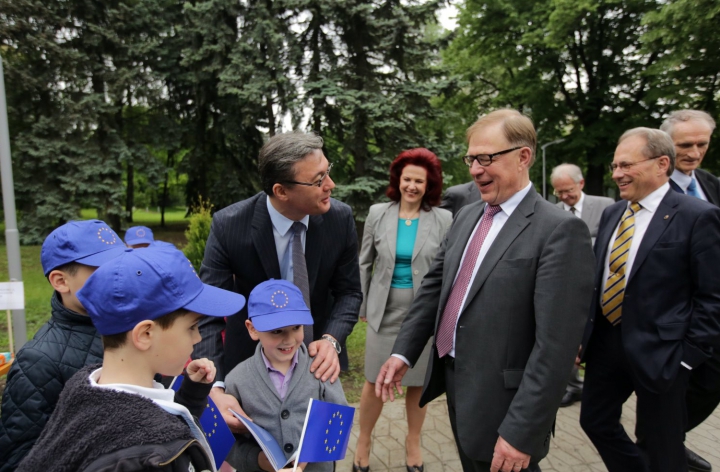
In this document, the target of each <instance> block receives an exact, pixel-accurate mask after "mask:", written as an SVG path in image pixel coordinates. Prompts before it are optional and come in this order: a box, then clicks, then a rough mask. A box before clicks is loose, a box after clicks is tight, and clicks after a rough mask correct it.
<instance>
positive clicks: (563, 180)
mask: <svg viewBox="0 0 720 472" xmlns="http://www.w3.org/2000/svg"><path fill="white" fill-rule="evenodd" d="M550 182H551V183H552V186H553V189H554V190H553V195H555V196H556V197H557V198H558V199H559V200H560V201H559V202H558V203H557V206H558V207H559V208H562V209H563V210H565V211H569V212H570V213H572V214H573V215H575V216H577V217H578V218H580V219H581V220H583V221H584V222H585V224H586V225H587V226H588V229H589V230H590V238H591V240H592V244H595V237H596V236H597V232H598V226H599V225H600V216H602V212H603V210H604V209H605V208H607V207H609V206H610V205H612V204H613V203H615V201H614V200H613V199H612V198H608V197H596V196H593V195H586V194H585V192H583V187H584V186H585V179H583V175H582V171H581V170H580V168H579V167H578V166H576V165H575V164H560V165H559V166H557V167H555V168H554V169H553V170H552V173H551V174H550ZM582 382H583V381H582V379H581V378H580V372H579V371H578V368H577V366H573V370H572V374H571V375H570V380H569V381H568V385H567V389H565V395H564V396H563V398H562V402H560V407H561V408H564V407H567V406H570V405H572V404H573V403H575V402H578V401H580V398H581V397H582V386H583V384H582Z"/></svg>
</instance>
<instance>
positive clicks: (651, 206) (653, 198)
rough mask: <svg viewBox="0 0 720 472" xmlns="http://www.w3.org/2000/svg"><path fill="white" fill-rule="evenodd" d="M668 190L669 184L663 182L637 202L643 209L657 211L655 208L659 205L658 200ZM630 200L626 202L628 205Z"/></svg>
mask: <svg viewBox="0 0 720 472" xmlns="http://www.w3.org/2000/svg"><path fill="white" fill-rule="evenodd" d="M668 190H670V184H669V183H667V182H665V183H664V184H662V185H661V186H660V187H658V188H657V189H656V190H655V191H653V192H652V193H651V194H650V195H648V196H647V197H645V198H643V199H642V200H640V201H639V202H638V203H639V204H640V206H641V207H643V209H645V210H647V211H649V212H650V213H655V212H656V211H657V208H658V207H659V206H660V202H661V201H662V199H663V198H664V197H665V194H666V193H668ZM630 203H631V202H628V206H629V205H630Z"/></svg>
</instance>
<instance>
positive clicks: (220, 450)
mask: <svg viewBox="0 0 720 472" xmlns="http://www.w3.org/2000/svg"><path fill="white" fill-rule="evenodd" d="M182 380H183V376H182V375H179V376H177V377H175V380H173V383H172V384H171V385H170V388H172V389H173V390H175V391H176V392H177V391H178V390H180V385H181V384H182ZM200 426H202V429H203V432H204V433H205V439H207V442H208V444H209V445H210V449H212V453H213V456H214V457H215V468H217V469H219V468H220V466H221V465H222V463H223V462H224V461H225V458H226V457H227V455H228V454H229V453H230V449H232V446H233V444H235V436H233V434H232V431H230V428H229V427H228V425H227V423H225V419H223V416H222V414H221V413H220V410H219V409H218V407H217V406H216V405H215V402H213V401H212V399H211V398H210V397H207V403H206V404H205V411H203V413H202V415H200Z"/></svg>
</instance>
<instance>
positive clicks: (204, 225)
mask: <svg viewBox="0 0 720 472" xmlns="http://www.w3.org/2000/svg"><path fill="white" fill-rule="evenodd" d="M199 201H200V203H199V204H198V205H197V206H196V207H193V211H192V216H190V225H189V226H188V229H187V230H186V231H185V237H186V238H187V246H185V247H184V248H183V252H184V253H185V256H186V257H187V258H188V259H190V262H192V265H193V267H195V271H197V272H198V273H200V264H202V260H203V256H204V255H205V243H206V242H207V239H208V236H210V224H211V223H212V207H213V206H212V204H211V203H210V201H209V200H203V199H202V198H200V199H199Z"/></svg>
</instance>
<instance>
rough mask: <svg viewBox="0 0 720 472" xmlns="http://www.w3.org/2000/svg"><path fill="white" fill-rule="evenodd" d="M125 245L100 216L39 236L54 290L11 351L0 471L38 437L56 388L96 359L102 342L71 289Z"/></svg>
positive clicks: (11, 467) (57, 392)
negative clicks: (29, 335) (48, 311)
mask: <svg viewBox="0 0 720 472" xmlns="http://www.w3.org/2000/svg"><path fill="white" fill-rule="evenodd" d="M124 250H125V245H124V244H123V242H122V240H121V239H120V237H119V236H118V235H117V234H115V232H114V231H113V230H112V229H110V226H109V225H108V224H107V223H105V222H104V221H100V220H87V221H70V222H68V223H65V224H64V225H62V226H60V227H58V228H56V229H55V230H53V232H52V233H50V234H49V235H48V237H47V238H45V241H44V242H43V245H42V250H41V252H40V260H41V262H42V268H43V272H44V274H45V277H47V279H48V282H50V285H51V286H52V288H53V289H54V293H53V295H52V298H51V300H50V306H51V307H52V317H51V318H50V321H48V322H47V323H45V325H43V326H42V327H41V328H40V330H39V331H38V332H37V333H36V334H35V336H34V337H33V339H32V340H31V341H29V342H28V343H27V344H25V345H24V346H23V347H22V349H20V351H19V352H18V353H17V356H16V358H15V362H14V363H13V365H12V367H11V368H10V372H9V373H8V377H7V385H6V386H5V392H4V393H3V399H2V418H0V471H2V472H9V471H12V470H15V468H16V467H17V465H18V464H19V463H20V461H21V460H22V459H23V458H24V457H25V455H26V454H27V453H28V452H30V449H32V447H33V444H35V441H37V438H38V437H39V436H40V432H41V431H42V429H43V427H44V426H45V423H47V421H48V419H49V418H50V415H51V414H52V412H53V410H54V409H55V404H56V403H57V401H58V398H60V392H61V391H62V389H63V386H64V385H65V382H67V381H68V380H69V379H70V377H72V376H73V375H74V374H75V372H77V371H78V370H79V369H80V368H82V367H83V366H86V365H89V364H97V363H98V362H102V354H103V349H102V342H101V341H100V336H99V335H98V333H97V331H96V330H95V327H94V326H93V324H92V322H91V321H90V318H89V317H88V316H87V312H86V311H85V308H84V307H83V306H82V304H81V303H80V301H79V300H78V298H77V296H76V295H77V292H78V290H80V289H81V288H82V287H83V285H84V284H85V281H86V280H87V279H88V277H90V275H91V274H92V273H93V272H94V271H95V269H96V268H97V267H99V266H100V265H102V264H103V263H105V262H108V261H110V260H112V259H113V258H115V257H117V256H119V255H120V254H122V253H123V251H124Z"/></svg>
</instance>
